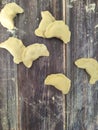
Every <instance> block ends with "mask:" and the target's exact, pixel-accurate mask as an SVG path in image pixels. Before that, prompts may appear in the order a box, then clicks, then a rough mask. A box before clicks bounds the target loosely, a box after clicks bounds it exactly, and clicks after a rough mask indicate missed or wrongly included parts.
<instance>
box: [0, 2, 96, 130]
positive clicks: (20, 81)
mask: <svg viewBox="0 0 98 130" xmlns="http://www.w3.org/2000/svg"><path fill="white" fill-rule="evenodd" d="M9 2H16V3H17V4H19V5H20V6H21V7H22V8H24V11H25V12H24V14H21V15H18V16H17V17H16V18H15V25H16V27H17V30H16V31H15V32H14V33H11V32H8V31H7V30H6V29H5V28H4V27H3V26H2V25H1V24H0V42H2V41H5V40H6V39H7V38H8V37H9V36H15V37H17V38H20V39H21V40H22V41H23V43H24V44H25V45H26V46H28V45H30V44H32V43H36V42H37V43H38V42H39V43H44V44H45V45H46V46H47V48H48V50H49V51H50V56H49V57H42V58H40V59H38V60H36V61H35V62H34V63H33V65H32V67H31V68H30V69H27V68H26V67H25V66H24V65H23V64H22V63H21V64H19V65H15V64H14V63H13V58H12V56H11V55H10V54H9V53H8V52H7V51H6V50H3V49H0V130H65V129H66V130H98V82H97V83H96V84H95V85H93V86H91V85H90V84H89V83H88V81H89V77H88V75H87V74H86V73H85V71H83V70H80V69H78V68H76V66H75V65H74V61H75V60H76V59H77V58H80V57H94V58H96V59H97V60H98V54H97V49H98V35H97V34H98V33H97V31H98V29H97V28H95V26H96V25H97V24H98V2H97V0H85V1H84V0H28V1H27V0H1V1H0V9H1V8H2V7H4V5H5V4H6V3H9ZM91 3H95V4H96V8H95V11H91V12H90V11H89V12H87V11H86V6H89V4H91ZM44 10H49V11H50V12H51V13H52V14H53V16H55V18H56V19H63V20H66V23H67V24H68V25H69V26H70V30H71V32H72V36H71V42H70V43H69V44H68V45H66V46H65V45H63V44H62V41H60V40H58V39H56V38H52V39H43V38H39V37H36V36H35V34H34V30H35V29H36V28H37V27H38V24H39V22H40V20H41V11H44ZM59 72H60V73H64V74H66V75H67V76H68V77H69V78H70V79H71V80H72V86H71V91H70V93H69V94H68V95H67V96H64V95H63V94H62V93H61V92H59V91H58V90H56V89H55V88H54V87H52V86H51V87H50V86H45V85H44V79H45V77H46V76H47V75H48V74H51V73H59Z"/></svg>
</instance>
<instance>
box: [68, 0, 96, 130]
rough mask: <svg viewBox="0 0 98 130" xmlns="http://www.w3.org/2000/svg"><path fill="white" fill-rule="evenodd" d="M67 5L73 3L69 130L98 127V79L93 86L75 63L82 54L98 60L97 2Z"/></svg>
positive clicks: (83, 0) (79, 1) (78, 1)
mask: <svg viewBox="0 0 98 130" xmlns="http://www.w3.org/2000/svg"><path fill="white" fill-rule="evenodd" d="M93 3H95V4H96V7H95V10H94V11H93V10H90V11H86V6H88V7H89V5H90V4H93ZM67 5H71V6H72V8H70V9H67V16H68V17H69V19H68V23H69V25H70V28H71V32H72V37H71V43H70V44H69V46H68V48H67V74H68V76H69V77H70V78H71V80H72V88H71V91H70V93H69V94H68V96H67V104H66V107H67V109H66V110H67V115H66V116H67V130H98V82H96V84H95V85H90V84H89V83H88V82H89V78H90V77H89V76H88V75H87V73H86V72H85V71H83V70H81V69H78V68H76V66H75V65H74V61H75V60H76V59H78V58H81V57H93V58H95V59H97V60H98V53H97V50H98V28H95V26H96V25H97V24H98V1H97V0H76V1H75V0H72V2H71V0H70V1H67Z"/></svg>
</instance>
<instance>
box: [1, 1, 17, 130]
mask: <svg viewBox="0 0 98 130" xmlns="http://www.w3.org/2000/svg"><path fill="white" fill-rule="evenodd" d="M6 3H8V1H7V0H2V1H0V9H1V8H2V7H3V6H4V4H6ZM10 35H11V33H10V32H7V30H6V29H5V28H4V27H3V26H2V25H1V24H0V42H3V41H5V40H6V39H7V38H8V37H9V36H10ZM17 89H18V88H17V67H16V65H15V64H14V63H13V61H12V56H11V55H10V54H9V53H8V52H7V51H6V50H4V49H0V130H16V129H18V128H17V122H18V116H17V115H18V108H17V107H18V106H17V102H18V98H17V97H18V95H17Z"/></svg>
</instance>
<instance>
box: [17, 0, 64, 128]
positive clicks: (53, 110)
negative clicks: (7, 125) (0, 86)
mask: <svg viewBox="0 0 98 130" xmlns="http://www.w3.org/2000/svg"><path fill="white" fill-rule="evenodd" d="M19 4H21V5H22V6H23V8H24V9H25V12H24V15H23V16H22V17H20V18H19V23H18V28H20V29H21V30H23V33H22V31H21V30H20V31H19V32H18V36H19V38H20V39H22V41H23V42H24V44H25V45H30V44H32V43H35V42H39V43H44V44H45V45H46V46H47V48H48V50H49V52H50V56H49V57H42V58H40V59H38V60H36V61H35V62H34V64H33V65H32V67H31V68H30V69H27V68H26V67H24V65H23V64H20V65H19V66H18V81H19V82H18V86H19V120H20V121H21V124H20V126H19V129H22V130H32V129H33V130H46V129H47V130H50V129H51V130H59V129H60V130H64V127H65V114H64V110H65V107H64V106H65V99H64V96H63V95H62V94H61V92H59V91H58V90H56V89H55V88H53V87H49V86H44V79H45V77H46V76H47V75H48V74H51V73H58V72H61V73H64V66H63V65H64V63H63V62H64V60H63V59H65V55H64V54H63V44H62V42H61V41H60V40H58V39H55V38H53V39H43V38H39V37H36V36H35V35H34V31H35V29H36V28H37V27H38V24H39V22H40V20H41V11H44V10H48V11H50V12H51V13H52V14H53V15H54V16H55V18H56V19H62V15H63V13H62V1H59V0H52V1H51V0H47V1H46V0H31V1H28V2H27V0H20V1H19Z"/></svg>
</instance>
